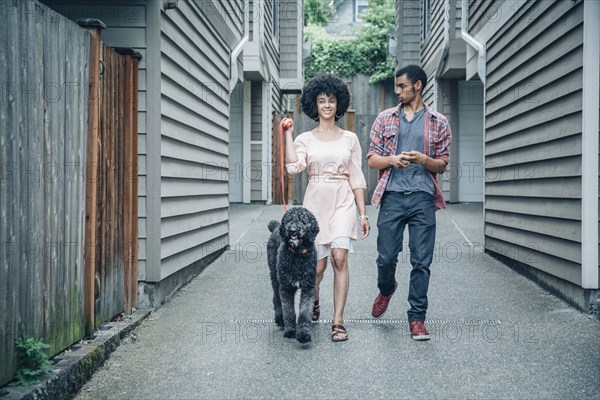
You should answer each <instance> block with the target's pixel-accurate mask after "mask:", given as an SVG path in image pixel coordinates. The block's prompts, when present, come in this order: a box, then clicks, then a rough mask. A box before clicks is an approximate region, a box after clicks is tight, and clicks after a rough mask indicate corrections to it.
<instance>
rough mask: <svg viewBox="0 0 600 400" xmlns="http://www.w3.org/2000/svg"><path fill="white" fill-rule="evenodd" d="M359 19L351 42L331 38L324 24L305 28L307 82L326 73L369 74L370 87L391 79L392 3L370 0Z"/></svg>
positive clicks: (344, 74)
mask: <svg viewBox="0 0 600 400" xmlns="http://www.w3.org/2000/svg"><path fill="white" fill-rule="evenodd" d="M316 1H321V0H313V2H316ZM307 3H308V1H307ZM361 19H362V20H363V21H364V23H363V25H362V26H361V28H360V30H359V32H358V35H357V37H356V38H352V39H343V38H335V37H332V36H330V35H328V34H326V33H325V30H324V29H323V25H319V24H309V25H307V28H306V29H305V33H306V36H307V38H308V39H309V40H310V41H311V43H312V49H311V54H312V59H311V60H310V61H309V62H308V63H307V64H306V69H305V75H306V78H307V79H310V78H312V77H313V76H316V75H319V74H322V73H329V72H333V73H335V74H337V75H340V76H346V77H350V76H353V75H356V74H365V75H369V76H370V79H369V83H370V84H375V83H377V82H381V81H385V80H387V79H391V78H393V76H394V68H395V65H396V60H395V58H393V57H391V56H390V55H389V54H388V41H389V39H388V38H389V36H390V34H392V33H393V32H394V30H395V22H396V8H395V1H394V0H369V8H368V9H367V10H365V12H364V14H363V15H361Z"/></svg>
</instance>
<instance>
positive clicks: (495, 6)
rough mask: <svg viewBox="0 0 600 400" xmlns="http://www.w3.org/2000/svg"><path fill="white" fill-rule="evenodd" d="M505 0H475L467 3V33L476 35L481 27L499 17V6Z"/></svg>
mask: <svg viewBox="0 0 600 400" xmlns="http://www.w3.org/2000/svg"><path fill="white" fill-rule="evenodd" d="M504 2H506V0H492V1H491V0H476V1H471V2H470V3H469V33H470V34H471V35H476V34H477V32H479V31H480V30H481V28H482V27H483V26H484V25H485V24H487V23H488V22H489V23H492V24H493V23H495V22H496V20H497V19H498V18H499V17H501V13H498V10H499V8H500V7H501V6H502V4H503V3H504Z"/></svg>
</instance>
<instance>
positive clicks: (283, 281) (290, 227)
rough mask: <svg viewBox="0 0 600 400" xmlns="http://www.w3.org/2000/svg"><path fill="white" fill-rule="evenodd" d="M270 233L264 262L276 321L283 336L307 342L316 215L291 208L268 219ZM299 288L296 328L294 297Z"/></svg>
mask: <svg viewBox="0 0 600 400" xmlns="http://www.w3.org/2000/svg"><path fill="white" fill-rule="evenodd" d="M269 231H271V236H270V237H269V242H268V243H267V262H268V264H269V269H270V271H271V284H272V285H273V306H274V308H275V323H277V325H279V326H280V327H282V328H283V336H284V337H286V338H292V337H294V336H295V337H296V340H298V341H299V342H300V343H307V342H310V340H311V339H310V323H311V311H312V305H313V297H314V294H315V275H316V269H317V251H316V249H315V244H314V241H315V238H316V237H317V234H318V233H319V225H318V224H317V219H316V218H315V216H314V215H313V214H312V213H311V212H310V211H308V210H307V209H306V208H303V207H294V208H290V209H289V210H288V211H287V212H286V213H285V214H284V215H283V218H282V219H281V223H279V222H277V221H271V222H269ZM298 289H300V290H301V294H300V310H299V315H298V327H296V312H295V309H294V297H295V295H296V291H297V290H298Z"/></svg>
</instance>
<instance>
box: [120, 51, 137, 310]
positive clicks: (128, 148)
mask: <svg viewBox="0 0 600 400" xmlns="http://www.w3.org/2000/svg"><path fill="white" fill-rule="evenodd" d="M114 50H115V51H116V52H117V53H119V54H121V55H123V56H124V57H125V77H126V87H125V104H124V105H125V115H124V119H125V120H124V121H123V126H124V131H125V132H124V133H125V137H124V153H125V159H124V172H125V188H124V206H125V207H124V211H123V227H124V234H125V235H124V238H123V239H124V240H123V241H124V252H125V314H131V311H132V308H134V307H137V285H138V281H137V276H138V270H137V265H138V252H137V249H138V207H137V199H138V196H137V193H138V179H137V178H138V149H137V136H138V127H137V110H138V63H139V60H140V59H141V58H142V55H141V54H140V53H138V52H136V51H134V50H133V49H130V48H115V49H114Z"/></svg>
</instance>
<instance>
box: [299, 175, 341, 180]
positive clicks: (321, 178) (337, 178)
mask: <svg viewBox="0 0 600 400" xmlns="http://www.w3.org/2000/svg"><path fill="white" fill-rule="evenodd" d="M326 179H335V180H346V181H347V180H348V177H347V176H346V175H311V176H309V177H308V180H309V181H312V180H315V181H321V180H323V181H325V180H326Z"/></svg>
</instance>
